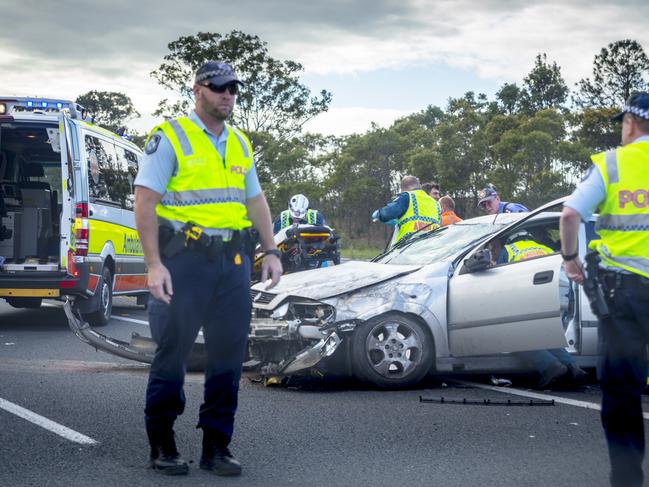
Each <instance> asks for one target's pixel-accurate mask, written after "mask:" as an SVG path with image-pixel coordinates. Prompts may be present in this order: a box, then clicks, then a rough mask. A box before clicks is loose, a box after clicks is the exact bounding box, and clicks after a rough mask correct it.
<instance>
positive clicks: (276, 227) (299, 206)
mask: <svg viewBox="0 0 649 487" xmlns="http://www.w3.org/2000/svg"><path fill="white" fill-rule="evenodd" d="M293 223H306V224H308V225H324V224H325V219H324V216H322V213H320V212H319V211H318V210H312V209H310V208H309V199H308V198H307V197H306V196H304V195H303V194H295V195H293V196H291V198H290V199H289V200H288V209H287V210H284V211H282V212H281V213H280V214H279V215H278V216H277V218H275V221H274V222H273V232H275V233H277V232H279V231H280V230H282V229H283V228H287V227H290V226H291V225H292V224H293Z"/></svg>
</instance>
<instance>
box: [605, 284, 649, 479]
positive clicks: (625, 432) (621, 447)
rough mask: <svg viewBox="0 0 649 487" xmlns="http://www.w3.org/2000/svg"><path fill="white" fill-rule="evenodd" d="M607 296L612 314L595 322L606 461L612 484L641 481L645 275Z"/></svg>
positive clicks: (648, 308)
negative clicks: (607, 459) (597, 330)
mask: <svg viewBox="0 0 649 487" xmlns="http://www.w3.org/2000/svg"><path fill="white" fill-rule="evenodd" d="M613 293H614V295H613V297H612V298H611V299H609V307H610V313H611V318H610V319H607V320H600V323H599V339H600V354H601V360H600V364H599V367H598V369H599V370H598V373H599V378H600V382H601V386H602V413H601V416H602V426H603V427H604V432H605V434H606V440H607V442H608V450H609V456H610V460H611V485H614V486H624V487H633V486H641V485H642V482H643V472H642V460H643V458H644V451H645V437H644V421H643V418H642V398H641V395H642V392H643V390H644V389H645V387H646V377H647V345H648V344H649V279H644V280H643V279H637V282H635V283H625V284H624V285H623V286H622V287H620V288H617V289H615V290H614V291H613Z"/></svg>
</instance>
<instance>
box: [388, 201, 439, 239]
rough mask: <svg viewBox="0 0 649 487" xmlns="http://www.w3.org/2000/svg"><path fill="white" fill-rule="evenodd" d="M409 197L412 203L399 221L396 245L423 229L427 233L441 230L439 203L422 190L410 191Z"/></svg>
mask: <svg viewBox="0 0 649 487" xmlns="http://www.w3.org/2000/svg"><path fill="white" fill-rule="evenodd" d="M408 196H409V197H410V203H409V204H408V209H407V210H406V212H405V213H404V214H403V215H401V217H400V218H399V219H398V220H397V228H398V233H397V238H396V240H395V242H394V243H397V242H398V241H399V240H401V239H402V238H404V237H408V236H410V235H411V234H413V233H415V232H416V231H418V230H421V229H422V228H425V229H426V230H427V231H430V230H435V229H436V228H439V207H438V206H437V201H435V200H434V199H433V198H431V197H430V195H428V194H427V193H426V192H425V191H423V190H421V189H416V190H414V191H408Z"/></svg>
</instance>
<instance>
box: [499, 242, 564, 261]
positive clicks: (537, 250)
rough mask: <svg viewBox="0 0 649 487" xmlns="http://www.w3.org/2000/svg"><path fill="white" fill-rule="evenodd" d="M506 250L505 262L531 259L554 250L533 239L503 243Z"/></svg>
mask: <svg viewBox="0 0 649 487" xmlns="http://www.w3.org/2000/svg"><path fill="white" fill-rule="evenodd" d="M505 250H506V251H507V262H518V261H520V260H527V259H531V258H532V257H539V256H541V255H547V254H551V253H552V252H554V250H552V249H551V248H550V247H547V246H545V245H542V244H540V243H538V242H535V241H534V240H519V241H518V242H514V243H511V244H507V245H505Z"/></svg>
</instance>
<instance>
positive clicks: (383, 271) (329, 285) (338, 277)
mask: <svg viewBox="0 0 649 487" xmlns="http://www.w3.org/2000/svg"><path fill="white" fill-rule="evenodd" d="M420 268H421V266H420V265H387V264H377V263H374V262H361V261H349V262H345V263H343V264H340V265H337V266H332V267H325V268H321V269H313V270H309V271H302V272H296V273H294V274H288V275H284V276H282V278H281V280H280V282H279V284H278V285H277V286H275V287H274V288H273V289H269V290H268V291H266V290H265V287H266V286H265V284H264V283H257V284H255V285H254V286H253V287H252V288H253V289H254V290H257V291H266V292H268V293H273V294H277V295H279V294H283V295H286V296H289V295H290V296H298V297H302V298H310V299H325V298H331V297H334V296H338V295H341V294H345V293H348V292H350V291H354V290H356V289H360V288H363V287H367V286H371V285H374V284H378V283H380V282H383V281H387V280H388V279H392V278H394V277H397V276H402V275H404V274H410V273H411V272H414V271H416V270H418V269H420Z"/></svg>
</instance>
